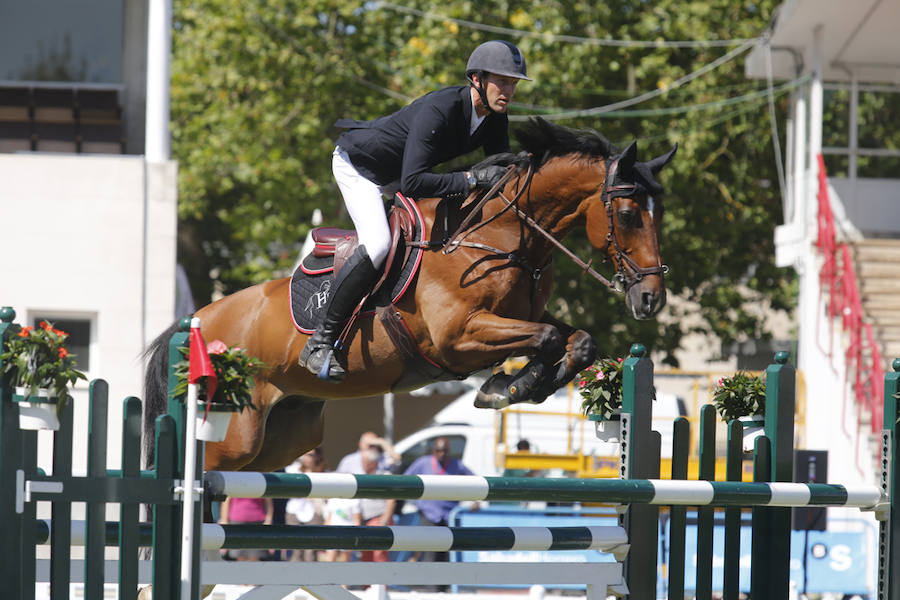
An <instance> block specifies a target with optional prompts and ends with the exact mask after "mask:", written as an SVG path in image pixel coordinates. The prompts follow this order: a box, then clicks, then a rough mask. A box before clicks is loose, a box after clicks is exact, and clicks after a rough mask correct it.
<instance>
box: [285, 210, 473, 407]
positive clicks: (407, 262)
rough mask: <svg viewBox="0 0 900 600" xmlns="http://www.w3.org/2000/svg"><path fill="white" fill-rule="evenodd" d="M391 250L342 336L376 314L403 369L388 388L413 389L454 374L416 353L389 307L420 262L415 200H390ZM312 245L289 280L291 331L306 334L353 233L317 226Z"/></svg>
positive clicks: (321, 311)
mask: <svg viewBox="0 0 900 600" xmlns="http://www.w3.org/2000/svg"><path fill="white" fill-rule="evenodd" d="M388 223H389V225H390V230H391V249H390V251H389V252H388V255H387V257H386V258H385V261H384V271H383V272H382V275H381V277H380V279H379V280H378V281H377V282H376V284H375V286H374V287H373V288H372V290H371V291H370V292H369V294H368V295H367V296H366V297H365V298H364V299H363V300H362V301H361V302H360V304H359V306H357V308H356V310H355V311H354V314H353V316H351V317H350V319H348V320H347V324H346V325H345V327H344V332H345V333H347V332H348V331H349V329H350V328H351V327H352V325H353V322H354V321H355V320H356V319H358V318H361V317H368V316H371V315H373V314H376V313H377V315H378V318H379V319H380V320H381V322H382V324H383V326H384V328H385V330H386V331H387V333H388V336H389V337H390V338H391V341H392V342H393V343H394V346H395V347H396V348H397V350H398V352H399V353H400V355H401V356H402V357H403V361H404V364H405V365H406V366H407V368H406V369H405V372H404V374H403V376H401V378H400V379H399V380H398V381H396V382H394V385H393V386H392V387H393V389H396V390H401V389H413V388H416V387H419V386H421V385H423V384H424V383H431V382H434V381H437V380H446V379H457V378H459V377H460V376H459V375H457V374H455V373H451V372H449V371H447V370H445V369H443V368H442V367H441V366H440V365H437V364H435V363H433V362H431V361H430V360H429V359H428V358H427V357H426V356H425V355H424V354H422V352H421V351H420V350H419V347H418V344H417V342H416V340H415V339H414V338H413V337H412V334H411V333H410V332H409V329H408V328H407V326H406V323H405V322H404V321H403V317H402V316H401V315H400V313H399V312H398V311H397V309H396V308H395V307H394V303H396V302H397V301H399V300H400V298H401V297H402V296H403V294H404V293H405V292H406V290H407V289H409V288H410V285H411V283H412V280H413V279H414V278H415V276H416V273H417V272H418V269H419V264H420V263H421V260H422V253H423V248H424V246H425V245H426V244H425V243H424V239H425V231H424V221H423V219H422V215H421V213H419V209H418V207H417V206H416V205H415V202H413V201H412V200H410V199H409V198H406V197H405V196H403V195H402V194H397V195H396V196H395V198H394V205H393V207H392V209H391V212H390V215H389V217H388ZM311 236H312V240H313V242H314V244H315V245H314V246H313V249H312V251H310V253H309V254H308V255H307V256H305V257H304V258H303V260H302V261H301V262H300V265H299V266H298V267H297V269H296V270H295V271H294V274H293V275H292V276H291V283H290V300H291V302H290V304H291V319H292V320H293V322H294V326H295V327H296V328H297V330H299V331H301V332H303V333H306V334H311V333H312V332H313V331H315V329H316V327H317V326H318V325H319V323H320V322H321V320H322V319H323V318H324V316H325V307H326V306H327V302H328V297H329V295H330V290H331V284H332V282H333V281H334V278H335V277H336V276H337V274H338V273H339V272H340V270H341V268H342V267H343V266H344V264H345V263H346V262H347V259H348V258H349V257H350V255H352V254H353V252H354V250H355V249H356V246H357V245H358V244H359V239H358V238H357V235H356V232H355V231H352V230H347V229H339V228H336V227H318V228H316V229H314V230H313V231H312V233H311Z"/></svg>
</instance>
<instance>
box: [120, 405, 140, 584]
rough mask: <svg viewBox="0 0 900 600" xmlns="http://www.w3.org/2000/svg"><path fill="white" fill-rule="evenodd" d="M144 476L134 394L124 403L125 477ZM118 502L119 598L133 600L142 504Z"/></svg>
mask: <svg viewBox="0 0 900 600" xmlns="http://www.w3.org/2000/svg"><path fill="white" fill-rule="evenodd" d="M140 476H141V401H140V400H138V399H137V398H135V397H133V396H131V397H128V398H126V399H125V402H124V404H123V406H122V477H123V478H124V477H134V478H137V477H140ZM137 500H138V498H137V497H135V498H134V501H132V502H125V501H122V502H121V503H120V504H119V600H134V598H136V597H137V585H138V538H139V525H138V522H139V520H140V515H139V511H140V504H139V503H138V502H137Z"/></svg>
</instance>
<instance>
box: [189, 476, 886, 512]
mask: <svg viewBox="0 0 900 600" xmlns="http://www.w3.org/2000/svg"><path fill="white" fill-rule="evenodd" d="M205 481H206V486H207V491H208V493H209V494H210V495H211V496H212V497H224V496H234V497H239V498H394V499H400V500H473V501H474V500H517V501H547V502H605V503H614V504H661V505H672V506H676V505H687V506H849V507H857V508H861V509H871V508H874V506H875V505H876V504H878V503H879V502H881V500H882V495H881V490H880V489H879V487H878V486H875V485H855V486H844V485H838V484H829V483H787V482H774V483H750V482H741V481H692V480H691V481H684V480H682V481H674V480H669V479H564V478H543V479H537V478H531V477H481V476H475V475H453V476H446V475H354V474H348V473H249V472H248V473H243V472H234V471H209V472H207V473H206V479H205Z"/></svg>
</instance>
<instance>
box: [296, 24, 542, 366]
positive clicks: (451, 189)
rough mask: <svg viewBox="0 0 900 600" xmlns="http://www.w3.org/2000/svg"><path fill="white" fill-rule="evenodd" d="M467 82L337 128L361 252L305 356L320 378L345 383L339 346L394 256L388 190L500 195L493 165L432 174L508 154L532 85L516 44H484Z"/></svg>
mask: <svg viewBox="0 0 900 600" xmlns="http://www.w3.org/2000/svg"><path fill="white" fill-rule="evenodd" d="M466 78H467V79H468V80H469V85H467V86H452V87H448V88H444V89H442V90H438V91H435V92H431V93H429V94H426V95H424V96H422V97H421V98H419V99H417V100H415V101H413V102H412V103H411V104H409V105H407V106H405V107H403V108H401V109H400V110H398V111H397V112H395V113H393V114H391V115H388V116H385V117H381V118H379V119H375V120H374V121H354V120H351V119H340V120H338V121H337V123H335V124H336V125H337V126H338V127H343V128H347V129H348V131H345V132H344V133H342V134H341V135H340V137H338V139H337V147H336V148H335V149H334V155H333V158H332V170H333V171H334V178H335V179H336V180H337V184H338V187H339V188H340V189H341V194H342V195H343V197H344V204H345V205H346V206H347V212H348V213H350V218H351V219H352V220H353V225H354V226H355V227H356V233H357V236H358V238H359V246H358V247H357V248H356V251H355V252H354V254H353V255H352V256H351V257H350V258H349V259H348V260H347V262H346V263H345V264H344V266H343V267H342V269H341V271H340V273H339V275H338V276H337V278H336V280H335V282H334V284H333V285H332V286H331V297H330V298H329V300H328V305H327V307H326V309H325V310H326V312H325V320H324V321H323V322H322V324H321V325H319V327H318V329H316V331H315V333H313V334H312V336H311V337H310V338H309V340H308V341H307V342H306V347H305V348H303V352H302V353H301V354H300V359H299V363H300V366H305V367H306V368H307V369H309V370H310V371H312V372H313V373H317V374H319V376H320V377H322V378H323V379H328V380H330V381H335V382H337V381H340V380H341V379H343V378H344V375H345V371H344V367H343V366H342V365H341V364H340V360H332V352H333V351H334V350H335V349H334V343H335V340H336V339H337V337H338V336H339V335H340V333H341V327H342V324H343V322H344V321H345V320H346V319H347V318H348V317H349V316H350V314H351V313H352V312H353V309H354V308H356V305H357V304H358V303H359V301H360V300H361V299H362V297H363V296H364V295H365V294H366V292H368V291H369V289H370V287H371V286H372V285H373V284H374V283H375V280H376V279H377V277H378V275H379V272H380V269H381V267H382V264H383V263H384V259H385V257H386V256H387V253H388V251H389V250H390V240H391V238H390V228H389V226H388V221H387V217H386V216H385V212H384V201H383V199H382V192H383V191H385V190H386V189H391V188H394V189H396V185H397V184H399V189H400V191H401V192H402V193H403V194H404V195H407V196H411V197H418V198H437V197H443V198H453V199H463V198H465V196H466V195H467V194H468V193H469V192H470V191H471V190H473V189H476V188H478V189H488V188H491V187H493V185H494V184H495V183H497V181H499V180H500V178H501V177H502V176H503V174H504V173H505V172H506V170H505V169H504V168H503V167H500V166H498V165H496V164H493V165H492V164H485V165H476V166H475V167H473V168H472V169H471V170H470V171H457V172H453V173H443V174H438V173H434V172H432V168H433V167H435V166H436V165H438V164H440V163H442V162H445V161H448V160H451V159H453V158H456V157H459V156H462V155H464V154H467V153H469V152H471V151H472V150H474V149H476V148H478V147H482V148H483V149H484V151H485V154H486V155H491V154H495V153H500V152H509V131H508V119H507V117H506V111H507V108H508V106H509V102H510V101H511V100H512V97H513V94H514V93H515V91H516V85H517V84H518V83H519V80H520V79H525V80H528V81H530V79H529V78H528V77H527V75H526V68H525V57H524V56H522V52H521V51H520V50H519V49H518V48H517V47H516V46H515V45H514V44H511V43H510V42H505V41H500V40H494V41H490V42H485V43H483V44H481V45H480V46H478V47H477V48H475V50H474V51H473V52H472V54H471V56H470V57H469V61H468V63H467V64H466ZM485 162H488V161H485Z"/></svg>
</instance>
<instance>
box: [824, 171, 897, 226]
mask: <svg viewBox="0 0 900 600" xmlns="http://www.w3.org/2000/svg"><path fill="white" fill-rule="evenodd" d="M828 183H829V184H831V186H832V187H833V188H834V189H835V191H836V192H837V193H838V195H839V196H840V199H841V202H842V203H843V205H844V210H845V211H846V214H847V218H848V219H850V222H851V223H853V225H854V226H856V228H857V229H859V230H860V231H861V232H863V234H865V235H868V236H876V237H898V236H900V180H897V179H863V178H860V179H855V180H852V179H846V178H842V177H829V178H828Z"/></svg>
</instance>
